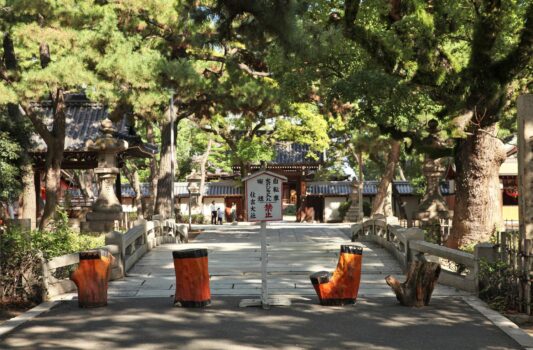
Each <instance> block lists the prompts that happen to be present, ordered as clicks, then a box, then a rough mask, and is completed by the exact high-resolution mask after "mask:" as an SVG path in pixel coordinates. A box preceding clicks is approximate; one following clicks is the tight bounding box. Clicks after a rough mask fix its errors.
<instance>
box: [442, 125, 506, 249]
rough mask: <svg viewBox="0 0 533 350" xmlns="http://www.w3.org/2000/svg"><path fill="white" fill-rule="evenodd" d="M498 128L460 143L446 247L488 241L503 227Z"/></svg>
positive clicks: (501, 153)
mask: <svg viewBox="0 0 533 350" xmlns="http://www.w3.org/2000/svg"><path fill="white" fill-rule="evenodd" d="M496 130H497V129H496V126H490V127H486V128H484V129H476V130H475V131H474V133H473V134H471V135H469V136H468V137H467V138H466V139H465V140H463V141H461V142H460V143H459V145H458V147H457V152H456V156H455V166H456V179H455V186H456V187H455V208H454V215H453V224H452V229H451V234H450V237H449V238H448V241H447V242H446V245H447V246H448V247H451V248H458V247H462V246H466V245H471V244H474V243H477V242H483V241H488V240H489V238H490V236H491V234H492V233H493V232H494V231H495V230H496V229H497V228H498V227H499V225H500V224H501V193H500V180H499V170H500V166H501V164H502V163H503V162H504V161H505V158H506V153H505V150H504V148H503V143H502V141H500V140H499V139H497V138H496V137H495V136H492V135H495V134H496Z"/></svg>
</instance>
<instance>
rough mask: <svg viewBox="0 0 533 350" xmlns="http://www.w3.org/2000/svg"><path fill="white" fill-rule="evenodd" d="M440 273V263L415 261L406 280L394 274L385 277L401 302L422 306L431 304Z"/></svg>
mask: <svg viewBox="0 0 533 350" xmlns="http://www.w3.org/2000/svg"><path fill="white" fill-rule="evenodd" d="M439 275H440V265H439V264H437V263H433V262H426V261H414V262H412V263H411V264H410V265H409V270H408V271H407V274H406V279H405V282H403V283H400V281H398V280H397V279H396V278H394V277H393V276H390V275H389V276H387V277H385V281H386V282H387V284H388V285H389V286H390V287H391V288H392V290H393V292H394V294H396V298H397V299H398V301H399V302H400V304H402V305H404V306H416V307H422V306H427V305H429V300H430V299H431V294H432V293H433V289H434V288H435V285H436V284H437V280H438V279H439Z"/></svg>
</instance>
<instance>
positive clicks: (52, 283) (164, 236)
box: [42, 219, 188, 300]
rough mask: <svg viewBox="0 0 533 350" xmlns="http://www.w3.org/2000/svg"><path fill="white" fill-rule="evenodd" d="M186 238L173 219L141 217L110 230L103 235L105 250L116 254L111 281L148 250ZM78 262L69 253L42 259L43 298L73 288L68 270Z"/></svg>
mask: <svg viewBox="0 0 533 350" xmlns="http://www.w3.org/2000/svg"><path fill="white" fill-rule="evenodd" d="M187 241H188V226H187V225H180V224H176V223H175V222H174V220H161V219H159V220H153V221H146V220H141V221H139V222H137V224H136V225H135V226H134V227H132V228H131V229H129V230H128V231H127V232H126V233H124V234H123V233H120V232H116V231H114V232H110V233H108V234H107V235H106V237H105V243H106V245H105V246H103V247H100V248H98V249H106V250H108V251H109V252H110V253H111V254H113V256H114V257H115V262H114V263H113V265H112V270H111V277H110V279H111V280H116V279H121V278H123V277H124V276H126V272H127V271H128V270H129V269H130V268H131V267H133V265H135V263H136V262H137V261H138V260H139V259H140V258H141V257H142V256H143V255H144V254H145V253H146V252H148V251H149V250H151V249H153V248H154V247H156V246H159V245H161V244H165V243H179V242H187ZM78 263H79V253H72V254H67V255H62V256H58V257H55V258H53V259H50V260H44V259H43V261H42V270H43V300H49V299H50V298H52V297H54V296H57V295H60V294H63V293H67V292H70V291H73V290H76V286H75V285H74V282H72V281H71V280H70V279H69V276H70V273H71V272H72V271H73V270H74V269H75V268H76V266H77V264H78Z"/></svg>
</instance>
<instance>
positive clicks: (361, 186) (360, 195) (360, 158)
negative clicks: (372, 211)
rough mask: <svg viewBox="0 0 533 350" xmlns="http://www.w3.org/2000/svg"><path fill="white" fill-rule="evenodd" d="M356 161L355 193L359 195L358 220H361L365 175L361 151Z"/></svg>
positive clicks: (362, 216)
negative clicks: (357, 179)
mask: <svg viewBox="0 0 533 350" xmlns="http://www.w3.org/2000/svg"><path fill="white" fill-rule="evenodd" d="M357 163H358V164H359V167H358V168H359V183H358V184H357V186H358V187H359V189H358V190H359V193H357V195H358V196H359V220H363V218H364V217H365V213H364V210H363V190H364V187H365V175H364V174H363V163H364V160H363V152H358V153H357Z"/></svg>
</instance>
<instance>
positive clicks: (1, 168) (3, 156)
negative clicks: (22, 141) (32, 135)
mask: <svg viewBox="0 0 533 350" xmlns="http://www.w3.org/2000/svg"><path fill="white" fill-rule="evenodd" d="M20 152H21V147H20V145H19V144H18V143H16V142H15V140H13V138H11V136H10V134H9V133H7V132H5V131H0V200H8V199H12V198H15V197H16V195H17V193H18V191H19V190H20V181H19V176H20V174H19V170H20V168H19V164H18V162H17V161H18V160H19V157H20Z"/></svg>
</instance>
